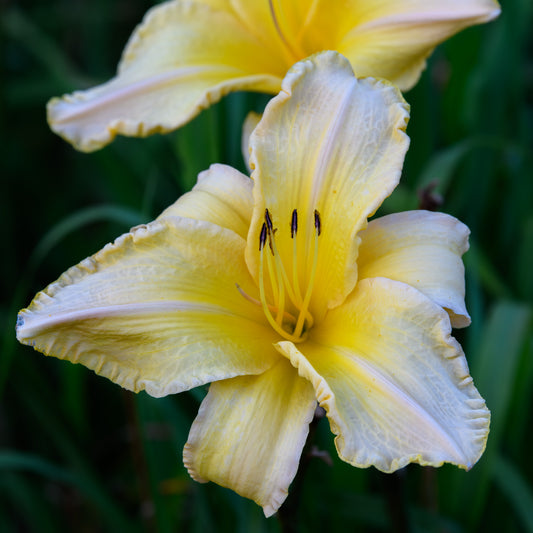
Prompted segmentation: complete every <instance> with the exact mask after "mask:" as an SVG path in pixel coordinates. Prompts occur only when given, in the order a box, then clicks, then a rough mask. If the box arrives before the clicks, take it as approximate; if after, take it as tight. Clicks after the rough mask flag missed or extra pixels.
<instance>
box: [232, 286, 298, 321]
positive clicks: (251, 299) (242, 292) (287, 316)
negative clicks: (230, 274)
mask: <svg viewBox="0 0 533 533" xmlns="http://www.w3.org/2000/svg"><path fill="white" fill-rule="evenodd" d="M235 287H236V288H237V290H238V291H239V293H240V295H241V296H242V297H243V298H244V299H246V300H248V301H249V302H252V303H253V304H254V305H258V306H259V307H261V306H262V304H261V302H260V301H259V300H257V299H256V298H254V297H253V296H250V295H249V294H248V293H247V292H246V291H245V290H244V289H243V288H242V287H241V286H240V285H239V284H238V283H235ZM267 305H268V308H269V309H270V310H271V311H277V310H278V309H277V307H275V306H273V305H270V304H267ZM283 316H284V317H285V319H286V320H288V321H289V322H290V321H292V322H296V319H295V318H294V316H293V315H291V314H290V313H287V311H285V313H283Z"/></svg>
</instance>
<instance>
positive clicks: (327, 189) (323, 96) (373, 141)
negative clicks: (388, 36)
mask: <svg viewBox="0 0 533 533" xmlns="http://www.w3.org/2000/svg"><path fill="white" fill-rule="evenodd" d="M408 109H409V107H408V105H407V104H406V103H405V101H404V99H403V98H402V96H401V94H400V92H399V91H398V90H397V89H396V88H395V87H394V86H392V85H390V84H389V83H387V82H384V81H376V80H373V79H364V80H358V79H356V78H355V77H354V75H353V71H352V69H351V67H350V64H349V63H348V61H347V60H346V59H345V58H344V57H342V56H341V55H340V54H337V53H335V52H323V53H320V54H316V55H315V56H313V57H311V58H310V59H307V60H305V61H301V62H300V63H297V64H296V65H295V66H294V67H293V68H292V69H291V70H290V71H289V73H288V74H287V76H286V78H285V79H284V80H283V84H282V91H281V92H280V94H279V95H278V96H276V97H275V98H273V99H272V100H271V101H270V103H269V104H268V106H267V108H266V110H265V113H264V115H263V117H262V119H261V121H260V122H259V124H258V125H257V127H256V128H255V130H254V131H253V133H252V135H251V137H250V148H251V156H250V165H251V167H252V168H253V169H254V172H253V174H252V178H253V179H254V181H255V183H256V186H255V187H254V200H255V204H254V214H253V218H252V225H251V228H250V233H249V237H248V246H247V250H246V261H247V263H248V265H249V267H250V271H251V272H252V274H253V275H254V276H257V272H258V263H259V251H258V242H259V235H260V232H261V225H262V223H263V220H264V213H265V209H266V208H268V209H269V210H270V212H271V214H272V219H273V223H274V226H275V227H277V228H278V231H277V233H276V242H277V247H278V249H279V252H280V256H281V258H282V259H283V261H284V264H285V268H286V269H287V270H288V271H289V272H290V271H291V269H292V261H293V257H294V255H293V240H292V238H291V231H290V223H291V216H292V212H293V210H294V209H297V212H298V220H299V229H298V236H297V238H298V240H299V242H301V243H302V244H301V248H300V250H301V251H300V252H299V253H298V263H299V265H298V268H299V278H300V279H302V280H305V279H306V277H307V276H308V265H309V264H311V263H312V247H311V246H310V243H312V242H313V240H314V235H315V219H314V214H313V212H314V210H317V211H318V212H319V213H320V217H321V221H322V231H321V236H320V244H319V259H318V266H317V270H316V280H317V281H316V284H315V289H314V291H313V299H312V302H311V306H310V307H311V312H312V314H313V315H314V316H317V317H319V316H321V315H323V313H324V312H325V310H326V309H327V308H328V307H330V308H331V307H334V306H336V305H339V304H340V303H341V302H342V301H343V300H344V298H345V297H346V295H347V294H348V293H349V292H350V291H351V290H352V289H353V287H354V285H355V282H356V280H357V269H356V267H355V264H356V258H357V249H358V244H359V239H358V238H357V237H356V235H357V233H358V232H359V231H360V230H361V229H362V228H363V227H365V225H366V220H367V217H369V216H370V215H371V214H373V213H374V212H375V210H376V209H377V208H378V207H379V205H380V204H381V202H382V201H383V200H384V199H385V198H386V197H387V196H388V195H389V194H390V193H391V192H392V190H393V189H394V188H395V187H396V185H397V183H398V181H399V179H400V174H401V170H402V165H403V158H404V156H405V152H406V150H407V147H408V145H409V138H408V137H407V135H406V134H405V128H406V125H407V120H408V117H409V112H408ZM302 284H303V286H304V287H305V286H306V283H305V282H304V283H302Z"/></svg>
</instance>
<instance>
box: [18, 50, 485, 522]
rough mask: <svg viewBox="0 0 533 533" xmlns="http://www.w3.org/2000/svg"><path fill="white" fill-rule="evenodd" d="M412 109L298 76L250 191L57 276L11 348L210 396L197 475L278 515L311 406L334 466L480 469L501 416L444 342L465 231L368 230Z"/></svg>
mask: <svg viewBox="0 0 533 533" xmlns="http://www.w3.org/2000/svg"><path fill="white" fill-rule="evenodd" d="M407 119H408V107H407V105H406V104H405V102H404V100H403V98H402V97H401V95H400V93H399V91H398V90H397V89H395V88H394V87H393V86H392V85H390V84H388V83H386V82H382V81H375V80H373V79H364V80H357V79H356V78H355V77H354V76H353V72H352V70H351V68H350V65H349V63H348V62H347V61H346V60H345V59H344V58H343V57H342V56H339V55H338V54H335V53H333V52H326V53H323V54H319V55H317V56H314V57H313V58H311V59H309V60H306V61H303V62H300V63H297V64H296V65H295V67H293V68H292V69H291V71H290V72H289V73H288V75H287V77H286V78H285V80H284V82H283V84H282V91H281V93H280V94H279V95H278V96H277V97H275V98H274V99H273V100H272V101H271V102H270V104H269V105H268V106H267V109H266V111H265V114H264V116H263V118H262V120H261V122H260V123H259V125H258V127H257V128H256V129H255V131H254V133H253V134H252V136H251V140H250V147H251V166H252V168H253V169H254V171H253V178H254V179H253V180H251V179H250V178H248V177H246V176H244V175H242V174H241V173H239V172H238V171H236V170H234V169H232V168H230V167H227V166H224V165H214V166H213V167H211V168H210V169H209V170H208V171H206V172H205V173H203V174H202V175H201V176H200V179H199V181H198V184H197V185H196V187H195V188H194V189H193V191H192V192H190V193H188V194H186V195H185V196H183V197H182V198H181V199H179V200H178V201H177V202H176V203H175V204H174V205H172V206H171V207H170V208H168V209H167V210H166V211H165V212H163V213H162V214H161V216H159V218H157V219H156V220H155V221H154V222H152V223H150V224H147V225H145V226H141V227H137V228H134V229H133V230H132V231H131V232H130V233H128V234H126V235H123V236H122V237H120V238H119V239H118V240H117V241H115V242H114V243H113V244H109V245H107V246H106V247H105V248H104V249H103V250H102V251H100V252H99V253H97V254H96V255H94V256H92V257H90V258H88V259H86V260H85V261H82V262H81V263H80V264H79V265H78V266H75V267H73V268H71V269H70V270H68V271H67V272H66V273H65V274H63V275H62V276H61V277H60V278H59V280H58V281H56V282H55V283H53V284H51V285H50V286H49V287H48V288H47V289H45V290H44V291H43V292H41V293H39V294H38V295H37V296H36V297H35V299H34V300H33V302H32V303H31V305H30V306H29V307H28V309H24V310H23V311H21V313H20V315H19V320H18V326H17V336H18V339H19V340H20V341H21V342H23V343H26V344H29V345H31V346H33V347H34V348H35V349H37V350H39V351H41V352H44V353H45V354H48V355H54V356H56V357H60V358H63V359H68V360H70V361H72V362H77V363H82V364H84V365H86V366H87V367H89V368H91V369H93V370H94V371H95V372H97V373H98V374H100V375H102V376H105V377H107V378H109V379H111V380H113V381H114V382H116V383H118V384H119V385H121V386H123V387H125V388H127V389H130V390H133V391H140V390H146V391H147V392H148V393H149V394H152V395H154V396H163V395H166V394H173V393H177V392H181V391H185V390H187V389H190V388H192V387H196V386H199V385H204V384H206V383H210V382H212V384H211V386H210V389H209V393H208V394H207V396H206V397H205V399H204V400H203V402H202V404H201V406H200V410H199V413H198V416H197V418H196V420H195V422H194V424H193V426H192V428H191V431H190V435H189V439H188V442H187V444H186V446H185V451H184V462H185V465H186V467H187V469H188V471H189V473H190V474H191V476H192V477H193V478H194V479H196V480H199V481H207V480H211V481H214V482H216V483H219V484H221V485H223V486H226V487H230V488H232V489H233V490H235V491H236V492H238V493H239V494H241V495H244V496H246V497H248V498H252V499H253V500H255V501H256V502H258V503H259V504H260V505H261V506H263V508H264V511H265V514H266V515H267V516H269V515H271V514H273V513H274V512H275V511H276V510H277V509H278V508H279V506H280V505H281V504H282V502H283V500H284V499H285V497H286V495H287V491H288V487H289V484H290V483H291V481H292V479H293V478H294V476H295V474H296V471H297V468H298V463H299V459H300V454H301V452H302V449H303V446H304V443H305V441H306V437H307V434H308V426H309V423H310V421H311V420H312V418H313V414H314V412H315V408H316V405H317V402H318V403H319V404H320V405H321V406H322V407H323V408H324V409H325V411H326V414H327V416H328V419H329V423H330V427H331V430H332V432H333V433H334V434H335V435H336V438H335V443H336V447H337V450H338V454H339V456H340V457H341V458H342V459H343V460H344V461H347V462H348V463H350V464H352V465H354V466H358V467H368V466H371V465H373V466H375V467H377V468H379V469H380V470H382V471H384V472H392V471H394V470H396V469H398V468H401V467H403V466H404V465H406V464H407V463H410V462H417V463H420V464H422V465H433V466H439V465H441V464H442V463H443V462H450V463H454V464H457V465H459V466H461V467H463V468H470V467H471V466H472V465H473V464H474V463H475V462H476V461H477V460H478V458H479V457H480V455H481V453H482V452H483V450H484V447H485V442H486V439H487V434H488V425H489V412H488V410H487V408H486V407H485V402H484V401H483V399H482V398H481V397H480V395H479V393H478V391H477V390H476V388H475V387H474V385H473V383H472V378H471V377H470V376H469V372H468V367H467V363H466V360H465V357H464V354H463V352H462V350H461V347H460V346H459V344H458V343H457V342H456V341H455V340H454V339H453V337H451V334H450V333H451V326H452V325H455V326H458V327H461V326H466V325H468V323H469V317H468V314H467V312H466V310H465V306H464V271H463V264H462V261H461V255H462V254H463V253H464V252H465V251H466V249H467V238H468V230H467V228H466V227H465V226H464V225H463V224H461V223H460V222H459V221H457V220H456V219H454V218H452V217H450V216H447V215H444V214H437V213H429V212H425V211H413V212H406V213H401V214H396V215H389V216H385V217H382V218H378V219H376V220H372V221H371V222H370V223H368V224H367V218H368V217H369V216H370V215H372V214H373V213H374V212H375V211H376V209H377V208H378V207H379V205H380V204H381V202H382V201H383V200H384V198H385V197H387V196H388V195H389V194H390V193H391V191H392V190H393V189H394V187H395V186H396V185H397V183H398V180H399V177H400V173H401V167H402V164H403V158H404V155H405V152H406V150H407V146H408V137H407V136H406V134H405V127H406V123H407Z"/></svg>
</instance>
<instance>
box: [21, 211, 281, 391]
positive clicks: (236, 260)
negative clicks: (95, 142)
mask: <svg viewBox="0 0 533 533" xmlns="http://www.w3.org/2000/svg"><path fill="white" fill-rule="evenodd" d="M244 246H245V241H244V240H243V239H241V238H240V237H239V236H238V235H236V234H235V233H233V232H232V231H228V230H225V229H222V228H219V227H217V226H214V225H212V224H209V223H207V222H199V221H195V220H190V219H179V218H169V219H164V220H161V221H156V222H153V223H151V224H149V225H147V226H141V227H138V228H136V229H135V230H132V232H131V233H129V234H126V235H123V236H122V237H120V238H119V239H117V241H115V243H114V244H109V245H107V246H106V247H105V248H104V249H103V250H102V251H100V252H99V253H97V254H96V255H94V256H93V257H90V258H88V259H86V260H84V261H82V262H81V263H80V264H79V265H78V266H75V267H72V268H71V269H70V270H68V271H67V272H66V273H65V274H63V276H61V278H59V280H58V281H56V282H55V283H53V284H51V285H50V286H49V287H48V288H47V289H46V290H45V291H43V292H41V293H39V294H38V295H37V296H36V297H35V299H34V300H33V302H32V303H31V305H30V306H29V308H28V309H24V310H22V311H21V312H20V314H19V320H18V325H17V338H18V340H19V341H21V342H22V343H25V344H29V345H31V346H33V347H34V348H35V349H36V350H38V351H41V352H44V353H45V354H47V355H54V356H56V357H59V358H62V359H68V360H69V361H72V362H78V363H82V364H83V365H85V366H87V367H89V368H90V369H92V370H94V371H95V372H96V373H97V374H100V375H103V376H105V377H107V378H109V379H111V380H112V381H114V382H116V383H118V384H119V385H121V386H122V387H124V388H126V389H130V390H133V391H139V390H143V389H146V391H147V392H148V393H149V394H152V395H153V396H163V395H165V394H171V393H176V392H180V391H183V390H186V389H189V388H191V387H196V386H198V385H202V384H204V383H208V382H211V381H214V380H218V379H225V378H228V377H233V376H236V375H243V374H257V373H260V372H263V371H264V370H266V369H267V368H269V367H270V366H271V365H272V364H273V362H274V361H275V360H276V359H277V358H278V356H277V355H276V352H275V350H273V349H272V347H271V343H272V342H274V340H275V339H277V338H278V337H277V336H275V335H274V333H273V332H272V331H271V330H270V329H269V328H267V327H266V326H264V325H263V324H264V323H265V320H264V317H263V316H262V312H261V310H260V309H259V308H258V307H257V306H255V305H254V304H252V303H250V302H249V301H247V300H246V299H245V298H243V296H242V295H241V294H240V293H239V291H238V290H237V287H236V286H235V284H236V283H237V282H238V283H239V284H240V285H241V287H242V289H243V290H245V291H247V292H249V293H251V292H252V291H253V290H255V287H254V285H253V282H252V280H251V278H250V275H249V273H248V271H247V268H246V265H245V264H244V260H243V256H244Z"/></svg>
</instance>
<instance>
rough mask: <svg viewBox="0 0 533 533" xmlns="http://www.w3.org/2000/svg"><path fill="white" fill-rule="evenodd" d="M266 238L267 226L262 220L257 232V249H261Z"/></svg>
mask: <svg viewBox="0 0 533 533" xmlns="http://www.w3.org/2000/svg"><path fill="white" fill-rule="evenodd" d="M266 240H267V227H266V224H265V223H264V222H263V225H262V226H261V233H260V234H259V251H261V250H262V249H263V248H264V247H265V244H266Z"/></svg>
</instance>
